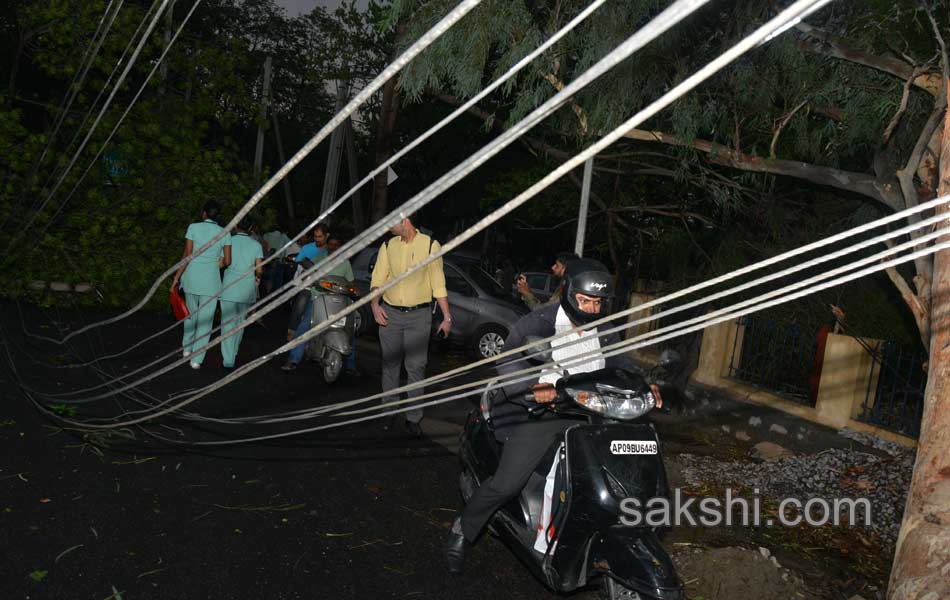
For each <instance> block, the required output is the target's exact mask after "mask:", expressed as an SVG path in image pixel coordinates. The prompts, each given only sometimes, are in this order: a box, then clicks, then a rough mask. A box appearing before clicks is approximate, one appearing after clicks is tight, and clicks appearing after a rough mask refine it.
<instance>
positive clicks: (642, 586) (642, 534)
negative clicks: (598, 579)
mask: <svg viewBox="0 0 950 600" xmlns="http://www.w3.org/2000/svg"><path fill="white" fill-rule="evenodd" d="M588 558H589V562H588V573H589V575H591V576H592V575H594V573H595V572H600V573H604V574H605V576H607V577H612V578H613V579H615V580H616V581H617V582H619V583H620V584H622V585H623V586H625V587H627V588H629V589H631V590H633V591H635V592H637V593H639V594H640V595H641V596H642V597H643V598H644V599H645V600H646V599H647V598H650V599H655V600H683V598H685V596H684V591H683V581H682V580H681V579H680V578H679V576H678V575H677V574H676V569H675V568H674V566H673V561H672V560H671V559H670V556H669V554H667V553H666V550H664V549H663V546H662V545H660V541H659V540H658V539H657V537H656V534H655V533H654V532H653V531H652V530H649V529H639V528H633V527H621V526H617V527H611V528H610V529H609V530H607V531H605V532H604V533H603V535H602V536H600V538H599V539H597V540H595V541H594V543H593V544H592V545H591V549H590V553H589V555H588Z"/></svg>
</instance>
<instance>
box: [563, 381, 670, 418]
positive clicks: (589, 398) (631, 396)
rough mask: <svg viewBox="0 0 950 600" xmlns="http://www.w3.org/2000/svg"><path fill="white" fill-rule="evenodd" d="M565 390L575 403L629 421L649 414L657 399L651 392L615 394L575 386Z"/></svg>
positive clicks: (607, 415) (606, 415) (608, 416)
mask: <svg viewBox="0 0 950 600" xmlns="http://www.w3.org/2000/svg"><path fill="white" fill-rule="evenodd" d="M598 387H599V386H598ZM565 392H567V394H568V395H569V396H570V397H571V399H572V400H574V402H575V403H577V404H579V405H580V406H583V407H584V408H586V409H587V410H589V411H591V412H595V413H598V414H601V415H604V416H605V417H607V418H609V419H620V420H624V421H629V420H631V419H636V418H637V417H641V416H643V415H645V414H647V413H648V412H650V411H651V410H653V409H654V408H655V407H656V399H655V398H654V397H653V394H652V393H650V392H647V393H645V394H636V393H632V392H627V393H622V394H615V393H611V392H606V393H605V392H604V391H603V390H601V391H598V392H592V391H590V390H578V389H573V388H567V389H565Z"/></svg>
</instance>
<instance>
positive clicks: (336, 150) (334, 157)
mask: <svg viewBox="0 0 950 600" xmlns="http://www.w3.org/2000/svg"><path fill="white" fill-rule="evenodd" d="M349 88H350V86H349V84H347V83H346V82H343V81H337V84H336V108H335V109H334V111H333V112H334V114H336V113H338V112H340V111H341V110H343V107H344V106H345V105H346V97H347V95H348V94H349ZM345 131H346V126H345V124H340V126H339V127H337V128H336V129H335V130H333V134H332V135H331V136H330V153H329V155H328V156H327V168H326V172H325V173H324V176H323V196H322V197H321V198H320V214H323V213H324V212H326V210H327V209H328V208H330V205H331V204H333V202H334V201H336V190H337V181H338V180H339V178H340V157H341V156H342V154H343V136H344V132H345Z"/></svg>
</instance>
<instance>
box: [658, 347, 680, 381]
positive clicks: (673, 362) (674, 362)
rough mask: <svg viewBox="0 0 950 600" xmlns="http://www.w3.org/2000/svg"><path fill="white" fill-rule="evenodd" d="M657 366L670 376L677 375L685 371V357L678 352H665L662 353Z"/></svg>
mask: <svg viewBox="0 0 950 600" xmlns="http://www.w3.org/2000/svg"><path fill="white" fill-rule="evenodd" d="M657 366H658V367H660V368H661V369H663V370H664V371H666V372H667V373H669V374H670V375H676V374H677V373H679V372H680V371H682V370H683V357H682V356H680V353H679V352H677V351H676V350H669V349H667V350H664V351H663V352H661V353H660V362H659V363H657Z"/></svg>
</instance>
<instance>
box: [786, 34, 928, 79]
mask: <svg viewBox="0 0 950 600" xmlns="http://www.w3.org/2000/svg"><path fill="white" fill-rule="evenodd" d="M795 28H796V29H797V30H798V31H800V32H801V33H803V34H804V35H805V36H807V37H809V38H811V39H813V40H815V41H817V42H819V43H818V44H814V43H812V44H809V43H807V42H804V41H800V42H799V43H798V47H799V48H801V49H802V50H806V51H808V52H813V53H815V54H821V55H823V56H831V57H833V58H839V59H841V60H846V61H848V62H852V63H855V64H859V65H863V66H865V67H870V68H872V69H877V70H878V71H883V72H884V73H888V74H890V75H894V76H895V77H899V78H901V79H904V80H907V79H911V80H912V81H913V82H914V85H915V86H916V87H918V88H920V89H922V90H925V91H926V92H927V93H929V94H931V95H933V96H936V95H937V93H938V92H939V90H940V77H939V76H938V75H936V74H935V73H924V74H921V75H917V76H916V77H913V78H912V77H911V76H912V75H913V72H914V69H913V67H911V66H910V65H909V64H907V63H905V62H904V61H902V60H898V59H896V58H883V57H880V56H875V55H873V54H869V53H867V52H864V51H863V50H858V49H857V48H854V47H853V46H851V45H850V44H848V43H847V42H846V41H844V40H843V39H841V38H839V37H838V36H836V35H833V34H831V33H829V32H827V31H824V30H822V29H818V28H817V27H812V26H811V25H808V24H807V23H799V24H798V25H796V26H795Z"/></svg>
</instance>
